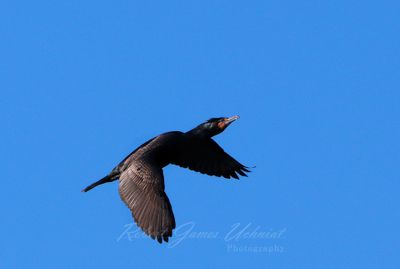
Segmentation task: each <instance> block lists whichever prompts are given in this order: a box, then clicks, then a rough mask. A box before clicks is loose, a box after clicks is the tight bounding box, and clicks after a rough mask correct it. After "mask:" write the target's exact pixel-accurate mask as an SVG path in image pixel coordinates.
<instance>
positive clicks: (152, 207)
mask: <svg viewBox="0 0 400 269" xmlns="http://www.w3.org/2000/svg"><path fill="white" fill-rule="evenodd" d="M237 118H238V117H237V116H235V117H231V118H214V119H210V120H209V121H207V122H206V123H203V124H201V125H199V126H198V127H196V128H194V129H192V130H190V131H189V132H186V133H183V132H178V131H174V132H168V133H164V134H161V135H159V136H156V137H154V138H152V139H150V140H149V141H147V142H146V143H144V144H142V145H141V146H139V147H138V148H137V149H135V150H134V151H133V152H132V153H131V154H129V155H128V156H127V157H126V158H125V159H124V160H122V161H121V162H120V163H119V164H118V165H117V166H116V167H115V168H114V169H113V170H112V171H111V172H110V173H109V175H107V176H106V177H104V178H102V179H101V180H99V181H97V182H95V183H93V184H92V185H90V186H88V187H86V188H85V189H84V190H83V191H85V192H86V191H89V190H90V189H92V188H94V187H96V186H98V185H100V184H103V183H106V182H111V181H114V180H117V179H119V193H120V196H121V199H122V200H123V201H124V203H125V204H126V205H127V206H128V207H129V208H130V210H131V212H132V216H133V218H134V219H135V221H136V223H137V224H138V226H139V227H140V228H142V229H143V231H144V232H145V233H146V234H148V235H150V236H151V237H152V238H153V239H154V238H156V239H157V240H158V241H159V242H162V240H164V241H168V238H169V237H170V236H172V230H173V229H174V228H175V218H174V214H173V212H172V207H171V204H170V202H169V199H168V197H167V195H166V194H165V192H164V175H163V170H162V168H163V167H165V166H167V165H168V164H175V165H179V166H181V167H184V168H189V169H191V170H194V171H197V172H200V173H203V174H208V175H212V176H219V177H221V176H222V177H225V178H231V177H233V178H236V179H237V178H238V174H239V175H241V176H246V174H245V172H249V170H248V169H247V167H245V166H244V165H242V164H240V163H239V162H238V161H236V160H235V159H233V158H232V157H231V156H230V155H228V154H227V153H226V152H225V151H224V150H223V149H222V148H221V147H220V146H219V145H218V144H217V143H216V142H215V141H214V140H213V139H212V138H211V137H212V136H214V135H216V134H218V133H220V132H222V131H223V130H224V129H225V128H226V127H227V126H228V125H229V124H230V123H231V122H233V121H234V120H236V119H237Z"/></svg>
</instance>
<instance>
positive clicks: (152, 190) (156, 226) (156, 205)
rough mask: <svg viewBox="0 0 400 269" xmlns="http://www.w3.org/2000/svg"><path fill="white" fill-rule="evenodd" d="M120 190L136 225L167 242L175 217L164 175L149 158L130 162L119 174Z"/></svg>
mask: <svg viewBox="0 0 400 269" xmlns="http://www.w3.org/2000/svg"><path fill="white" fill-rule="evenodd" d="M119 194H120V196H121V199H122V200H123V201H124V202H125V204H126V205H127V206H128V207H129V208H130V210H131V212H132V216H133V218H134V220H135V222H136V223H137V225H138V226H139V227H140V228H141V229H142V230H143V231H144V232H145V233H146V234H148V235H150V236H151V237H152V238H153V239H157V240H158V242H160V243H161V242H162V240H164V241H166V242H168V238H169V237H171V236H172V230H173V229H174V228H175V218H174V213H173V212H172V207H171V204H170V202H169V199H168V197H167V195H166V194H165V192H164V175H163V171H162V169H161V168H160V167H158V166H153V165H151V163H150V162H147V161H139V160H138V161H135V162H131V163H130V165H129V167H127V168H126V169H125V170H124V172H123V173H122V174H121V176H120V178H119Z"/></svg>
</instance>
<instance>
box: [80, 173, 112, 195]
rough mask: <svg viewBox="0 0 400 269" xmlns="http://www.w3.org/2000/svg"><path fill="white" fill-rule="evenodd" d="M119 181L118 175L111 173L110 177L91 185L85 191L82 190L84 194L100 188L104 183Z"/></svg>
mask: <svg viewBox="0 0 400 269" xmlns="http://www.w3.org/2000/svg"><path fill="white" fill-rule="evenodd" d="M117 179H118V175H117V174H113V173H111V174H109V175H107V176H105V177H103V178H102V179H100V180H99V181H96V182H95V183H93V184H90V185H89V186H87V187H86V188H84V189H83V190H82V192H87V191H90V190H91V189H93V188H94V187H96V186H99V185H101V184H104V183H107V182H112V181H114V180H117Z"/></svg>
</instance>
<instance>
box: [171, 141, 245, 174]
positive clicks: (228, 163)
mask: <svg viewBox="0 0 400 269" xmlns="http://www.w3.org/2000/svg"><path fill="white" fill-rule="evenodd" d="M170 162H171V163H172V164H176V165H179V166H181V167H184V168H189V169H190V170H194V171H197V172H200V173H203V174H207V175H210V176H217V177H221V176H222V177H224V178H231V177H233V178H236V179H238V178H239V177H238V174H239V175H241V176H247V175H246V172H250V171H249V170H248V167H246V166H244V165H243V164H241V163H239V162H238V161H236V160H235V159H234V158H233V157H232V156H230V155H229V154H228V153H226V152H225V151H224V150H223V149H222V148H221V147H220V146H219V145H218V144H217V143H216V142H215V141H214V140H212V139H211V138H193V137H191V138H187V139H182V143H179V144H176V146H175V149H174V154H173V156H172V160H170Z"/></svg>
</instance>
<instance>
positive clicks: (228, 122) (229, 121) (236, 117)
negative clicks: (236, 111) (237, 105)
mask: <svg viewBox="0 0 400 269" xmlns="http://www.w3.org/2000/svg"><path fill="white" fill-rule="evenodd" d="M238 118H240V117H239V116H233V117H230V118H227V119H226V120H225V124H227V125H228V124H231V123H232V122H234V121H235V120H237V119H238Z"/></svg>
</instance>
